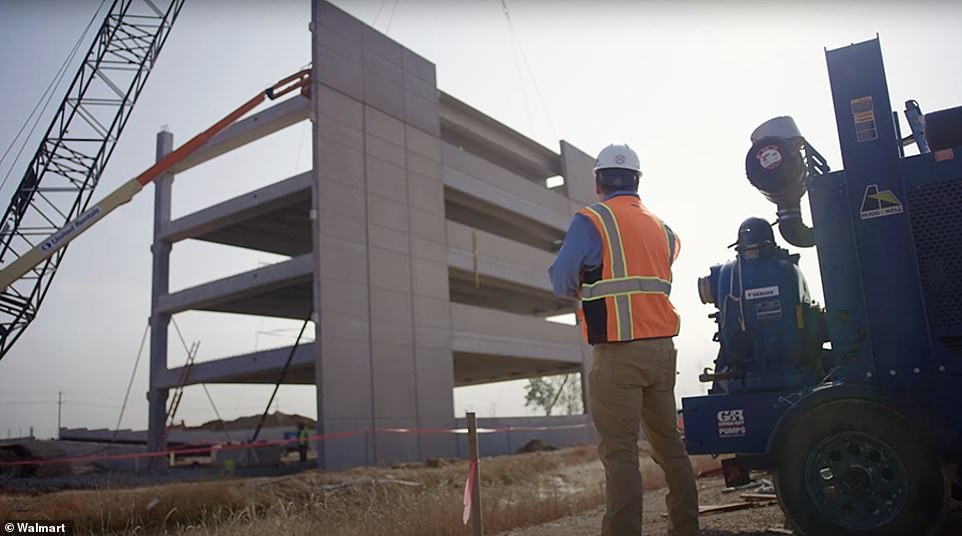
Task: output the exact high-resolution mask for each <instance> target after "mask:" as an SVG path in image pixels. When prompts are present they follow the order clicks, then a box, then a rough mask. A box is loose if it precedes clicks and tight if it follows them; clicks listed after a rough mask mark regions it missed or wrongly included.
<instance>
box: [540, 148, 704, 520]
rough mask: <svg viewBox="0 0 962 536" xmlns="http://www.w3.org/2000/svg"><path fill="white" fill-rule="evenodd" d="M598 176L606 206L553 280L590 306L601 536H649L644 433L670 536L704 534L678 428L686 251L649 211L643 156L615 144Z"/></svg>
mask: <svg viewBox="0 0 962 536" xmlns="http://www.w3.org/2000/svg"><path fill="white" fill-rule="evenodd" d="M594 173H595V191H596V193H597V194H598V199H599V201H600V202H598V203H595V204H592V205H589V206H587V207H585V208H583V209H582V210H581V211H579V212H578V214H576V215H575V217H574V219H573V220H572V222H571V226H570V228H569V229H568V233H567V235H565V240H564V243H563V244H562V245H561V250H560V251H559V252H558V255H557V257H556V258H555V261H554V264H552V265H551V267H550V268H549V270H548V274H549V275H550V277H551V283H552V285H553V286H554V291H555V293H556V294H558V295H559V296H566V297H569V298H573V299H580V300H581V308H580V309H579V311H578V317H579V323H580V324H581V325H582V328H583V332H584V335H585V338H586V339H587V341H588V343H589V344H591V345H592V359H593V363H592V367H591V372H590V374H589V377H588V402H589V408H590V411H591V416H592V420H593V421H594V424H595V430H596V431H597V433H598V454H599V456H600V458H601V461H602V463H603V464H604V467H605V497H606V512H605V516H604V520H603V522H602V529H601V534H602V535H603V536H628V535H632V536H637V535H640V534H641V516H642V497H643V492H642V484H641V473H640V472H639V469H638V429H639V425H640V426H641V429H642V430H643V431H644V435H645V439H647V440H648V442H649V443H650V444H651V448H652V450H653V455H652V458H653V459H654V460H655V462H656V463H657V464H658V465H659V466H661V468H662V469H663V470H664V472H665V478H666V480H667V482H668V490H669V491H668V496H667V497H666V498H665V502H666V504H667V506H668V519H669V534H671V535H674V536H689V535H694V534H698V492H697V490H696V488H695V477H694V473H693V471H692V466H691V461H690V460H689V458H688V453H687V452H686V451H685V445H684V443H683V442H682V440H681V435H680V434H679V431H678V428H677V426H676V420H675V418H676V410H675V393H674V390H675V374H676V373H675V370H676V369H675V359H676V351H675V345H674V342H673V340H672V338H673V337H674V336H676V335H678V329H679V317H678V314H677V312H675V308H674V307H673V306H672V304H671V302H670V301H669V299H668V296H669V293H670V292H671V265H672V263H673V262H674V261H675V259H676V258H677V257H678V252H679V250H680V248H681V243H680V240H679V238H678V236H677V235H675V233H674V232H672V230H671V229H670V228H669V227H668V226H667V225H665V224H664V223H663V222H662V221H661V220H660V219H658V217H656V216H655V215H654V214H652V213H651V212H650V211H649V210H648V209H647V208H645V206H644V205H643V204H642V203H641V199H640V198H639V196H638V181H639V179H640V177H641V163H640V161H639V159H638V155H637V154H636V153H635V151H633V150H632V149H631V148H630V147H628V146H627V145H609V146H608V147H606V148H604V149H603V150H602V151H601V152H600V153H599V154H598V158H597V160H596V161H595V167H594Z"/></svg>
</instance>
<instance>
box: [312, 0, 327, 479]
mask: <svg viewBox="0 0 962 536" xmlns="http://www.w3.org/2000/svg"><path fill="white" fill-rule="evenodd" d="M320 27H321V25H320V0H313V1H312V2H311V24H310V30H311V59H312V61H311V99H312V105H311V139H312V140H313V143H311V150H312V151H313V156H312V164H313V172H312V177H311V179H312V180H311V182H312V187H311V197H312V200H311V234H312V239H313V244H314V247H313V251H314V282H313V285H312V286H313V294H314V296H313V301H312V305H313V311H314V312H313V314H312V315H311V319H312V320H313V321H314V396H315V399H316V400H315V402H316V404H317V425H316V426H315V428H314V433H315V434H324V430H325V429H326V427H325V419H326V414H325V412H324V394H325V393H324V389H323V386H324V376H325V375H324V366H323V364H324V361H323V359H322V357H323V355H324V336H323V332H322V324H321V319H320V311H321V258H320V245H321V237H320V232H319V231H320V230H319V229H318V222H319V221H320V218H319V212H318V208H319V207H320V195H321V188H320V180H321V179H320V169H321V165H322V161H321V157H320V155H321V152H320V151H318V150H317V140H318V135H317V128H318V127H317V105H316V103H317V101H318V98H317V96H318V95H319V94H320V90H321V77H320V76H319V74H318V73H319V66H320V64H321V58H322V52H321V40H320V37H319V33H320ZM312 446H313V450H314V452H316V453H317V466H318V467H319V468H321V469H324V468H325V467H326V466H327V465H326V458H327V457H326V456H325V450H326V449H325V445H324V444H323V442H315V443H314V445H312Z"/></svg>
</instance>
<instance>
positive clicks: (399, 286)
mask: <svg viewBox="0 0 962 536" xmlns="http://www.w3.org/2000/svg"><path fill="white" fill-rule="evenodd" d="M368 251H369V252H370V256H371V264H370V270H371V287H376V288H383V289H388V290H396V291H401V292H411V257H410V256H408V255H402V254H400V253H395V252H393V251H388V250H386V249H380V248H375V247H372V248H370V249H369V250H368Z"/></svg>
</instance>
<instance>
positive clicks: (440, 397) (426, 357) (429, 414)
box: [415, 345, 454, 418]
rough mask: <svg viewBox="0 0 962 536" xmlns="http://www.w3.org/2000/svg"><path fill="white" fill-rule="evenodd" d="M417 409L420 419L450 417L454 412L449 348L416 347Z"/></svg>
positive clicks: (452, 372) (451, 361) (452, 362)
mask: <svg viewBox="0 0 962 536" xmlns="http://www.w3.org/2000/svg"><path fill="white" fill-rule="evenodd" d="M415 355H416V356H417V363H416V367H417V375H418V391H417V397H418V408H419V411H420V414H421V417H422V418H444V417H450V416H451V414H452V413H453V411H454V391H453V389H450V388H448V386H451V385H453V383H454V359H453V358H452V357H451V350H450V348H431V347H427V346H420V345H419V346H417V347H416V348H415Z"/></svg>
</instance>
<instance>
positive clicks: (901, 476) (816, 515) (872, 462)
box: [773, 399, 946, 536]
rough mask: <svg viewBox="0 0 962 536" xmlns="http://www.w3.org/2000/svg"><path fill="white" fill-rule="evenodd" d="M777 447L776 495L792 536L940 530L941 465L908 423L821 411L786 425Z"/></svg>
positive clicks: (895, 417) (848, 402)
mask: <svg viewBox="0 0 962 536" xmlns="http://www.w3.org/2000/svg"><path fill="white" fill-rule="evenodd" d="M779 445H780V446H779V447H778V450H777V453H776V463H775V466H776V467H775V471H774V475H773V477H774V481H775V482H774V483H775V489H776V493H777V495H778V500H779V503H781V506H782V510H783V511H784V512H785V516H786V517H787V518H788V520H789V523H790V524H791V525H792V526H793V528H794V529H795V530H796V531H797V532H798V533H799V534H802V535H804V536H823V535H829V534H830V535H832V536H866V535H868V534H871V535H873V536H903V535H906V534H916V535H924V534H929V533H930V532H932V531H934V530H935V529H936V528H937V526H938V525H939V524H940V523H941V520H942V517H943V516H942V513H943V508H944V506H945V504H946V501H945V495H946V485H945V479H944V476H943V471H942V465H941V464H940V463H939V460H938V459H937V458H936V456H935V455H934V454H933V452H932V449H931V448H929V447H928V446H926V445H925V444H924V442H923V441H922V440H920V439H919V435H918V434H916V433H914V431H913V429H912V426H911V424H910V423H909V422H908V421H907V419H905V418H904V417H902V416H901V415H900V414H898V413H896V412H895V411H894V410H892V409H891V408H889V407H887V406H885V405H882V404H880V403H877V402H873V401H869V400H862V399H841V400H834V401H830V402H826V403H823V404H820V405H818V406H816V407H814V408H812V410H811V411H808V412H805V413H804V414H802V415H801V416H800V417H799V418H797V419H796V421H795V422H794V423H791V425H790V428H789V429H788V430H787V432H786V433H785V435H784V437H783V438H782V440H781V441H780V443H779ZM836 473H837V475H836Z"/></svg>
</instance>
